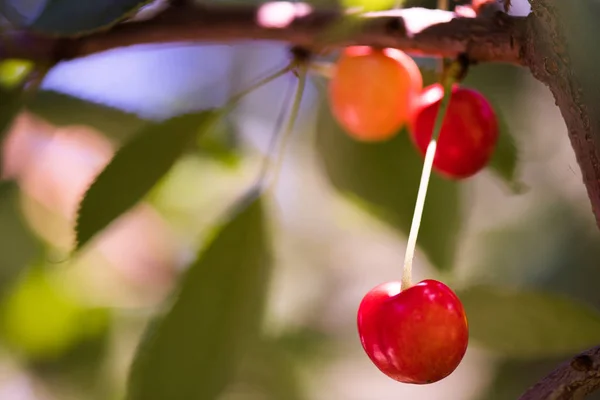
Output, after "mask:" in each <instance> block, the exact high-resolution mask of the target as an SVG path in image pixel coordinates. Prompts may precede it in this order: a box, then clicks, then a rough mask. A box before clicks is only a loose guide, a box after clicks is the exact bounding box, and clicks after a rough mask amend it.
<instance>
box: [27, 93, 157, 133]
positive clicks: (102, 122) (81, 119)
mask: <svg viewBox="0 0 600 400" xmlns="http://www.w3.org/2000/svg"><path fill="white" fill-rule="evenodd" d="M27 109H28V110H29V111H31V112H33V113H34V114H36V115H38V116H40V117H42V118H43V119H45V120H46V121H48V122H50V123H51V124H53V125H58V126H65V125H86V126H89V127H91V128H94V129H97V130H99V131H100V132H102V133H104V134H105V135H107V136H109V137H111V138H113V139H117V140H119V141H122V140H124V139H127V138H129V137H130V136H131V135H132V134H133V133H135V132H136V131H138V130H139V129H140V128H142V127H143V126H144V125H148V124H149V122H148V121H144V120H143V119H140V118H139V117H138V116H136V115H134V114H130V113H127V112H124V111H122V110H119V109H116V108H112V107H108V106H104V105H101V104H97V103H93V102H89V101H86V100H82V99H79V98H77V97H72V96H68V95H66V94H62V93H58V92H54V91H40V92H38V93H36V95H35V97H33V98H32V99H31V100H30V101H29V102H28V104H27Z"/></svg>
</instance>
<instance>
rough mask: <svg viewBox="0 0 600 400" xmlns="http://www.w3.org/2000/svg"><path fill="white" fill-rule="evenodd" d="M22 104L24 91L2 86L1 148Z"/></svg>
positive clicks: (0, 103) (0, 107)
mask: <svg viewBox="0 0 600 400" xmlns="http://www.w3.org/2000/svg"><path fill="white" fill-rule="evenodd" d="M22 106H23V91H22V90H21V89H20V88H15V89H5V88H2V87H0V148H1V146H2V143H3V142H4V139H5V138H6V135H8V132H9V130H10V128H11V126H12V123H13V121H14V119H15V117H16V116H17V114H18V113H19V111H20V110H21V107H22ZM0 175H2V155H1V154H0Z"/></svg>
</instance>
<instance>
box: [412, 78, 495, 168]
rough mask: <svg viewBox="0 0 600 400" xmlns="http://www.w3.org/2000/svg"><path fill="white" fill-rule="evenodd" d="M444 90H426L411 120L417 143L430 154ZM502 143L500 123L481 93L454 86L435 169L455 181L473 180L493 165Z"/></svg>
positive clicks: (434, 163) (435, 159)
mask: <svg viewBox="0 0 600 400" xmlns="http://www.w3.org/2000/svg"><path fill="white" fill-rule="evenodd" d="M443 96H444V89H443V87H442V86H441V85H440V84H434V85H431V86H428V87H427V88H425V89H424V90H423V92H422V93H421V96H420V97H419V100H418V102H417V105H416V109H415V112H414V114H413V117H412V119H411V124H410V131H411V137H412V140H413V142H414V143H415V144H416V145H417V147H418V148H419V150H420V151H421V153H422V154H425V152H426V151H427V146H428V145H429V142H430V141H431V136H432V134H433V127H434V125H435V119H436V117H437V113H438V110H439V108H440V104H441V101H442V98H443ZM497 141H498V120H497V117H496V114H495V112H494V109H493V108H492V106H491V104H490V103H489V102H488V100H487V99H486V98H485V96H484V95H483V94H481V93H480V92H478V91H476V90H473V89H469V88H465V87H462V86H459V85H454V86H453V88H452V93H451V97H450V103H449V105H448V109H447V111H446V115H445V117H444V122H443V124H442V130H441V132H440V137H439V140H438V144H437V150H436V155H435V158H434V160H433V168H434V169H435V170H436V171H437V172H439V173H441V174H443V175H445V176H447V177H449V178H454V179H463V178H467V177H470V176H472V175H474V174H476V173H477V172H479V171H480V170H482V169H483V168H484V167H485V166H486V165H487V164H488V162H489V160H490V158H491V156H492V154H493V152H494V149H495V147H496V142H497Z"/></svg>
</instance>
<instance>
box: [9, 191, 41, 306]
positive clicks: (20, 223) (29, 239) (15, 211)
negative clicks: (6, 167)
mask: <svg viewBox="0 0 600 400" xmlns="http://www.w3.org/2000/svg"><path fill="white" fill-rule="evenodd" d="M0 238H10V240H0V295H1V294H3V293H4V291H5V289H6V287H7V285H10V284H11V283H12V282H13V280H14V279H15V278H16V277H17V276H18V275H19V273H20V272H21V271H22V270H23V269H24V268H25V267H26V266H27V265H28V264H29V263H30V262H31V261H33V259H34V258H35V257H37V256H39V254H40V252H41V245H40V243H39V241H38V240H37V238H36V237H35V236H34V235H33V233H32V232H31V231H30V230H29V228H28V227H27V225H26V222H25V221H24V220H23V216H22V215H21V210H20V207H19V189H18V187H17V185H16V184H15V183H14V182H9V181H3V182H0Z"/></svg>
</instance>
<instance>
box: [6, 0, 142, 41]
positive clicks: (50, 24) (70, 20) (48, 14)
mask: <svg viewBox="0 0 600 400" xmlns="http://www.w3.org/2000/svg"><path fill="white" fill-rule="evenodd" d="M151 2H152V0H93V1H91V0H85V1H83V0H47V1H46V2H45V4H44V5H43V7H39V9H33V8H28V7H26V4H25V3H24V2H23V0H0V13H2V14H3V15H4V16H5V17H6V18H7V19H8V20H9V21H10V22H11V23H13V24H14V25H16V26H23V27H27V28H29V29H31V30H33V31H36V32H41V33H45V34H53V35H60V36H76V35H81V34H87V33H90V32H93V31H96V30H100V29H107V28H109V27H111V26H112V25H114V24H115V23H117V22H119V21H122V20H124V19H126V18H128V17H131V16H132V15H133V14H134V13H135V12H136V11H137V10H139V9H140V8H141V7H143V6H144V5H146V4H149V3H151Z"/></svg>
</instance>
